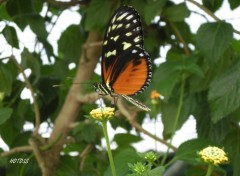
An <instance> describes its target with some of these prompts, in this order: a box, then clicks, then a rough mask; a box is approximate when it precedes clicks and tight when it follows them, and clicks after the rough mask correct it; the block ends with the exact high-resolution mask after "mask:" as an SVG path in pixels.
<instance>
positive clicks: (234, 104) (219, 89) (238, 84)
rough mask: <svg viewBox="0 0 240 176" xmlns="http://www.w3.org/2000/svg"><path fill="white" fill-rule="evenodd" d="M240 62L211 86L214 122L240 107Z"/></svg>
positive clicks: (209, 96) (210, 99)
mask: <svg viewBox="0 0 240 176" xmlns="http://www.w3.org/2000/svg"><path fill="white" fill-rule="evenodd" d="M239 75H240V62H238V63H236V64H234V65H233V66H232V67H230V68H229V69H227V70H226V71H224V72H223V73H222V74H221V75H220V76H218V77H217V78H216V79H215V80H213V81H212V83H211V84H210V90H209V95H208V99H209V102H210V108H211V115H212V120H213V122H217V121H218V120H220V119H222V118H223V117H225V116H227V115H228V114H230V113H231V112H233V111H234V110H236V109H237V108H238V107H240V77H239Z"/></svg>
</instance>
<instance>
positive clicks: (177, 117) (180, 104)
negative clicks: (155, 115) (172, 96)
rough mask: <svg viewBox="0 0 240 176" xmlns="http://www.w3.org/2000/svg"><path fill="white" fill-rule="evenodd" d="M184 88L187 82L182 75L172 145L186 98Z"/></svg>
mask: <svg viewBox="0 0 240 176" xmlns="http://www.w3.org/2000/svg"><path fill="white" fill-rule="evenodd" d="M184 87H185V80H184V75H182V82H181V90H180V97H179V103H178V109H177V113H176V118H175V121H174V124H173V134H172V136H171V138H170V144H172V141H173V136H174V134H175V130H176V128H177V124H178V120H179V117H180V114H181V110H182V104H183V97H184ZM169 150H170V147H169V146H168V148H167V152H166V153H165V154H164V156H163V159H162V162H161V166H163V164H164V163H165V161H166V159H167V156H168V153H169Z"/></svg>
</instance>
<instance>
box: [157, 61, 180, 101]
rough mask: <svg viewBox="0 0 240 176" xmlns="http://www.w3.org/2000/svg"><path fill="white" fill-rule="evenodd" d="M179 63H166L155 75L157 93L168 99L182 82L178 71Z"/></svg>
mask: <svg viewBox="0 0 240 176" xmlns="http://www.w3.org/2000/svg"><path fill="white" fill-rule="evenodd" d="M177 65H178V63H175V62H165V63H163V64H161V65H160V66H159V67H158V68H157V69H156V70H155V72H154V73H153V74H154V75H153V83H154V84H155V85H156V88H157V91H158V92H160V94H161V95H163V96H164V97H166V99H168V98H169V97H170V95H171V93H172V90H173V88H174V87H175V85H176V84H177V82H178V81H179V80H180V78H179V72H178V71H176V66H177Z"/></svg>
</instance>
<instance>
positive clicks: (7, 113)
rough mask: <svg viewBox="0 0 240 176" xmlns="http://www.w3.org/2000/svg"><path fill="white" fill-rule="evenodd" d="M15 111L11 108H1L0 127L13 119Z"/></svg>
mask: <svg viewBox="0 0 240 176" xmlns="http://www.w3.org/2000/svg"><path fill="white" fill-rule="evenodd" d="M12 112H13V110H12V109H11V108H1V109H0V117H1V119H0V125H1V124H3V123H4V122H6V120H8V119H9V118H10V117H11V114H12Z"/></svg>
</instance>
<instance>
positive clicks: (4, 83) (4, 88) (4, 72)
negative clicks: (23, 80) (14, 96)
mask: <svg viewBox="0 0 240 176" xmlns="http://www.w3.org/2000/svg"><path fill="white" fill-rule="evenodd" d="M0 82H1V84H0V92H4V93H5V94H6V95H10V93H11V91H12V75H11V72H10V70H9V69H8V68H7V67H6V64H2V63H0Z"/></svg>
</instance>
